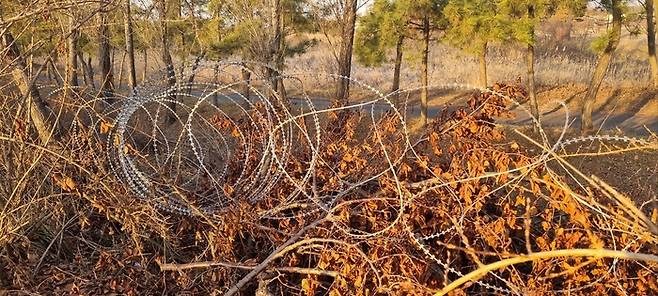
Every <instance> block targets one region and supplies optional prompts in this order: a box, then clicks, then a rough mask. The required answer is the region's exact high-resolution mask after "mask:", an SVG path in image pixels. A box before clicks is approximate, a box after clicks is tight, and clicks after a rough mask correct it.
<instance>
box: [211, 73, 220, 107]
mask: <svg viewBox="0 0 658 296" xmlns="http://www.w3.org/2000/svg"><path fill="white" fill-rule="evenodd" d="M212 81H213V83H214V84H219V63H217V64H215V67H214V73H213V79H212ZM213 102H215V106H218V105H219V93H218V92H217V91H215V92H214V93H213Z"/></svg>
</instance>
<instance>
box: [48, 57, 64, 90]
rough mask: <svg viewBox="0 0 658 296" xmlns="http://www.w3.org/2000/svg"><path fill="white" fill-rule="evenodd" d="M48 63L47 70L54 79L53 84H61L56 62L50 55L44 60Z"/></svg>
mask: <svg viewBox="0 0 658 296" xmlns="http://www.w3.org/2000/svg"><path fill="white" fill-rule="evenodd" d="M46 62H47V63H48V66H47V67H48V70H47V71H48V72H49V73H50V76H51V77H52V78H53V79H54V80H55V84H57V85H63V83H64V81H63V80H62V77H61V74H60V73H59V71H57V66H56V65H57V63H56V62H55V61H54V59H53V58H52V57H48V60H47V61H46Z"/></svg>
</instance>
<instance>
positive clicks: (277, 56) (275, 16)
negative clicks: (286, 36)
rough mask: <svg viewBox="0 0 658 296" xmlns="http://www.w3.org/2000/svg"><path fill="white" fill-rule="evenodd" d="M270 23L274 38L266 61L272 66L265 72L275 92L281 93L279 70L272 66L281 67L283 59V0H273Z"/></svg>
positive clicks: (271, 34)
mask: <svg viewBox="0 0 658 296" xmlns="http://www.w3.org/2000/svg"><path fill="white" fill-rule="evenodd" d="M270 24H271V30H272V31H271V32H270V36H272V40H270V44H269V45H268V46H269V49H268V53H267V57H266V61H265V62H266V63H267V64H268V65H269V66H270V67H267V68H266V69H265V73H266V76H267V79H268V80H269V81H270V87H271V90H272V92H273V94H272V95H274V93H277V94H278V95H281V94H280V93H279V78H278V77H277V76H279V73H278V71H276V70H275V69H273V68H271V67H272V66H273V67H277V68H278V67H279V61H280V60H282V57H283V55H282V53H281V48H282V41H283V30H282V26H283V19H282V13H281V0H271V6H270Z"/></svg>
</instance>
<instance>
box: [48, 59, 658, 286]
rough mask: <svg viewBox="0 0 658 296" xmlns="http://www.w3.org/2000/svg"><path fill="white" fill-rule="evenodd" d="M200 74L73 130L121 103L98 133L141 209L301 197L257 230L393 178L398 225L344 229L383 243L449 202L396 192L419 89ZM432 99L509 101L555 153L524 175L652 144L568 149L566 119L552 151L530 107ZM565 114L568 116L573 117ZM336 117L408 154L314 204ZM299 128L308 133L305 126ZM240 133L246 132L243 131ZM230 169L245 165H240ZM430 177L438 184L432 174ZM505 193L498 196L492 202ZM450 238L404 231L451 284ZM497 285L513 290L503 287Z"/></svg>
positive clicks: (210, 69) (345, 181)
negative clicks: (353, 117)
mask: <svg viewBox="0 0 658 296" xmlns="http://www.w3.org/2000/svg"><path fill="white" fill-rule="evenodd" d="M197 62H198V63H196V64H194V65H193V66H192V67H191V69H189V70H186V71H183V73H182V74H180V75H179V77H177V81H178V83H176V84H175V85H173V86H169V85H167V82H166V81H167V80H168V79H165V78H167V75H168V74H167V72H166V71H161V72H159V73H156V74H155V75H154V76H153V77H154V78H152V79H151V80H149V81H148V82H146V83H143V84H142V85H141V86H139V87H138V88H136V89H134V90H133V91H132V92H131V94H130V95H128V96H121V95H118V94H113V97H111V98H99V97H98V96H97V95H96V96H94V95H93V94H90V95H89V97H92V98H94V99H92V100H88V101H86V102H85V103H84V105H82V106H81V107H80V108H79V110H78V111H77V112H76V118H87V119H89V120H92V121H93V119H92V118H95V117H98V116H96V115H97V114H95V111H93V110H95V108H94V106H95V105H96V104H106V102H107V101H111V102H114V103H112V104H110V105H109V106H106V108H105V110H107V111H106V112H105V113H104V114H103V115H102V116H100V118H102V120H97V121H96V122H93V123H92V124H91V125H92V126H94V125H96V126H100V125H102V124H106V123H105V121H106V120H111V121H112V124H111V129H110V131H109V133H108V135H107V145H106V153H107V155H106V157H107V160H108V162H109V165H110V167H111V170H112V172H113V173H114V174H115V175H116V177H117V178H118V179H119V180H121V182H123V183H124V184H125V186H126V188H127V189H128V190H129V191H130V193H132V194H134V195H135V196H136V197H138V198H140V199H141V200H144V201H147V202H150V203H152V204H154V205H155V206H157V207H158V208H160V209H162V210H164V211H167V212H170V213H173V214H178V215H184V216H190V217H193V216H206V217H212V216H213V215H215V214H218V213H220V212H221V211H223V210H224V209H226V208H227V207H228V206H230V205H232V204H235V203H236V202H239V201H249V202H255V201H258V200H261V199H263V198H264V197H266V196H268V195H269V194H271V193H272V190H273V189H275V188H276V186H277V185H280V184H281V183H287V184H292V186H293V188H294V190H292V191H291V193H290V194H289V195H288V196H286V197H284V198H282V199H281V202H280V204H279V205H276V206H275V207H274V208H272V209H268V210H266V211H265V212H264V213H260V214H261V217H262V218H267V219H286V218H293V217H299V216H300V215H301V216H303V215H310V214H313V213H317V212H318V211H324V212H330V211H331V208H332V207H333V206H334V205H335V203H336V201H337V200H338V199H339V198H341V197H343V196H345V195H347V194H349V193H350V192H354V191H355V189H357V188H359V187H361V186H363V185H365V184H367V183H369V182H372V181H376V180H378V179H379V178H380V177H382V176H383V175H384V174H387V173H390V175H392V176H393V179H394V181H395V182H396V185H397V186H398V195H399V196H398V198H399V209H398V211H397V218H396V219H395V220H394V222H392V223H390V225H388V226H387V227H386V228H384V229H381V230H378V231H374V232H364V231H362V230H358V229H351V228H349V227H348V226H346V225H340V224H338V225H337V226H338V227H339V228H340V229H341V230H343V231H344V232H345V233H347V234H348V235H350V236H352V237H354V238H356V239H365V238H370V237H373V236H377V235H381V234H383V233H384V232H385V231H387V230H388V229H390V228H392V227H393V226H395V225H396V224H397V223H399V222H400V220H401V217H402V216H403V214H404V211H405V207H406V205H408V204H409V203H410V202H412V201H413V200H414V198H415V197H416V196H419V195H422V194H423V193H425V192H428V191H430V190H435V189H438V188H446V189H447V190H449V191H450V190H451V189H450V187H449V186H447V184H437V185H433V186H432V187H430V188H426V189H424V190H423V191H421V192H420V193H417V194H415V195H414V196H405V194H404V193H403V191H402V190H401V187H402V183H401V181H400V180H399V179H398V178H397V175H396V170H397V168H398V165H399V164H400V163H401V162H402V160H403V157H415V158H419V154H418V153H417V152H416V151H415V150H414V146H415V143H412V141H411V139H410V136H409V129H408V126H407V121H408V119H409V117H410V115H409V110H408V105H409V104H408V101H407V100H404V101H403V102H401V103H400V102H393V100H392V98H393V97H403V96H402V95H403V94H409V93H411V92H414V91H417V90H420V89H421V88H420V87H418V88H414V89H408V90H400V91H397V92H394V93H389V94H383V93H381V92H379V91H378V90H377V89H376V88H375V87H373V86H369V85H366V84H364V83H361V82H360V81H358V80H355V79H351V78H348V77H342V76H339V75H335V74H321V73H289V74H283V73H284V72H282V71H280V70H278V69H272V68H270V69H271V70H273V71H274V73H278V75H277V76H276V77H273V78H269V79H268V78H265V77H262V75H260V74H259V72H256V71H254V70H252V69H255V68H261V69H263V68H268V67H269V66H267V65H263V64H259V63H253V62H245V61H234V62H199V61H197ZM247 65H248V66H247ZM242 72H248V73H250V74H251V77H250V79H249V80H243V79H242V77H241V75H240V73H242ZM304 79H316V80H324V81H335V80H337V79H348V80H350V83H351V88H352V89H353V90H354V89H358V90H359V91H363V92H365V93H366V94H367V95H366V99H364V100H360V101H359V102H358V103H352V104H347V105H343V106H333V105H331V104H330V103H328V102H327V101H325V100H317V99H312V98H311V96H310V95H309V94H308V93H307V90H306V89H305V88H304ZM277 81H284V82H285V85H286V90H287V91H288V92H290V93H293V96H291V97H293V98H292V99H289V98H283V97H281V96H280V95H279V93H278V92H277V91H275V90H274V89H273V87H272V85H273V84H276V83H277ZM430 88H431V89H435V90H436V89H443V90H476V91H481V92H488V93H491V94H495V95H497V96H499V97H502V98H504V99H506V100H508V101H509V102H511V103H512V104H513V105H515V106H516V107H517V108H519V109H520V110H522V111H523V112H525V113H527V114H528V116H530V118H531V119H532V122H533V124H534V125H535V126H537V127H538V130H539V132H540V137H541V139H540V140H541V142H542V145H544V146H545V147H549V149H548V150H549V151H545V152H544V153H542V155H540V156H539V157H537V158H535V161H534V162H533V163H532V164H530V165H528V166H527V167H535V166H539V165H541V164H543V163H544V162H545V161H546V160H547V159H548V158H549V157H550V154H551V152H557V151H558V150H560V149H562V148H564V147H566V146H567V145H571V144H575V143H580V142H586V141H594V140H599V141H617V142H626V143H629V144H635V145H648V144H650V142H649V141H648V140H643V139H637V138H631V137H624V136H607V135H601V136H588V137H577V138H572V139H565V133H566V129H567V127H568V124H569V113H568V112H566V115H565V120H564V126H563V129H562V133H561V135H560V136H559V138H558V139H557V141H555V142H554V143H550V141H549V139H548V137H547V135H546V134H545V133H544V131H543V129H541V123H540V122H539V120H538V119H537V118H534V117H533V116H532V114H531V112H530V111H529V110H528V109H527V108H525V106H523V105H521V104H519V103H518V102H517V101H516V100H514V99H512V98H510V97H508V96H506V95H504V94H501V93H497V92H495V91H493V90H490V89H480V88H477V87H474V86H471V85H464V84H450V85H437V86H431V87H430ZM61 91H63V90H62V89H57V90H55V91H53V92H52V93H51V94H50V96H53V95H55V94H56V93H58V92H61ZM246 92H248V93H250V95H249V96H248V97H247V96H245V93H246ZM408 97H409V96H407V98H408ZM108 99H109V100H108ZM561 105H562V106H563V107H564V108H565V110H566V105H565V104H564V103H561ZM337 111H360V112H361V113H363V114H367V113H369V115H370V116H369V119H370V124H371V125H372V126H371V129H372V133H373V134H374V135H375V136H378V135H379V133H380V132H379V129H380V128H381V127H378V126H377V122H378V120H379V119H381V118H382V117H383V116H384V115H385V114H388V115H390V114H393V116H395V117H397V118H398V119H399V120H398V123H397V124H398V127H399V129H400V130H402V135H403V137H404V141H402V143H403V144H402V145H404V146H405V147H403V148H404V149H403V150H404V153H402V155H400V156H397V157H393V156H392V155H389V153H388V152H387V147H386V145H384V143H383V141H382V140H381V138H379V137H375V138H378V139H379V147H377V149H380V150H381V151H382V152H383V155H384V156H385V158H386V165H385V166H384V167H381V168H377V170H376V172H375V173H372V174H370V175H366V176H349V175H348V176H345V175H340V174H339V172H334V174H335V175H336V177H338V179H339V180H340V183H341V185H342V187H341V188H342V190H341V191H339V192H337V193H335V194H333V195H328V196H318V194H317V188H315V186H316V184H315V183H314V180H315V177H316V176H315V173H316V171H315V169H316V168H317V167H318V166H319V165H321V164H322V163H323V161H324V160H323V159H322V158H321V154H322V152H323V151H325V149H326V147H323V143H322V133H323V130H322V128H321V122H322V120H326V119H325V116H326V115H327V114H328V113H330V112H337ZM473 112H477V110H475V111H473ZM300 120H301V121H304V122H305V124H304V125H301V124H300V123H299V122H300ZM309 123H310V124H309ZM77 124H80V123H79V122H78V120H75V121H74V122H73V125H74V127H75V125H77ZM458 124H459V122H456V123H453V126H451V127H449V129H451V128H452V127H454V126H456V125H458ZM245 126H247V127H248V129H245V128H244V127H245ZM254 137H259V138H260V141H254ZM299 149H307V150H308V151H310V152H311V153H310V154H303V155H307V156H300V153H294V152H295V151H298V150H299ZM98 157H102V156H100V155H99V156H98ZM299 157H305V159H299ZM293 158H295V160H297V161H299V162H300V163H304V164H305V167H303V168H302V172H301V174H300V173H299V172H298V173H297V174H296V175H297V177H293V176H294V175H295V174H294V173H293V172H292V171H290V168H288V167H287V164H288V162H289V161H290V160H291V159H293ZM235 160H239V161H237V162H236V161H235ZM232 163H233V165H232ZM235 163H239V165H234V164H235ZM373 163H374V162H373ZM379 163H381V161H380V162H379ZM430 173H431V174H432V175H434V173H433V172H430ZM300 176H301V177H300ZM435 177H437V178H439V177H440V176H435ZM483 177H486V176H483ZM502 186H506V185H502ZM502 186H501V187H502ZM499 189H501V188H497V189H494V190H492V192H495V191H496V190H499ZM452 194H453V195H456V194H455V193H452ZM309 201H310V202H311V203H310V204H311V205H313V206H312V207H308V206H307V207H304V208H303V209H302V211H301V212H299V213H295V214H293V215H290V214H288V215H286V214H283V213H284V212H286V209H289V208H291V207H294V206H293V205H294V204H295V203H297V202H305V203H306V205H308V204H309V203H308V202H309ZM451 231H454V227H452V228H448V229H447V230H445V231H443V232H441V233H437V234H433V235H429V236H424V237H421V236H419V235H418V234H416V233H414V230H413V229H408V233H409V236H410V238H411V239H412V240H413V242H414V243H415V245H416V246H417V247H418V248H419V249H420V250H421V251H422V252H423V253H424V254H425V255H427V256H428V257H429V258H430V259H431V260H433V261H435V262H436V263H437V264H438V265H439V266H441V267H442V268H444V269H445V271H446V272H451V273H454V274H456V275H462V274H461V273H460V272H459V271H457V270H455V269H453V268H451V267H450V265H449V264H448V263H446V262H443V261H442V260H441V259H440V258H437V257H436V256H434V255H433V254H432V252H431V251H430V250H429V247H428V246H427V245H425V243H424V242H426V241H429V240H432V239H439V238H440V237H442V236H443V235H445V234H447V233H448V232H451ZM494 276H496V275H494ZM496 277H497V278H498V279H499V280H501V281H503V282H504V283H506V284H507V285H508V286H511V284H510V283H508V282H507V281H505V280H504V279H503V278H502V277H499V276H496ZM477 284H479V285H480V286H482V287H485V288H487V289H490V290H492V291H495V292H498V293H506V294H518V293H519V292H518V291H515V289H513V290H510V289H506V288H501V287H496V286H493V285H491V284H488V283H485V282H482V281H478V282H477Z"/></svg>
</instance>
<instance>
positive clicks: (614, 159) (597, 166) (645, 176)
mask: <svg viewBox="0 0 658 296" xmlns="http://www.w3.org/2000/svg"><path fill="white" fill-rule="evenodd" d="M519 131H521V132H522V133H524V134H526V135H530V136H531V137H532V138H534V139H538V138H539V137H538V136H537V135H536V133H534V132H533V131H532V129H529V128H522V129H519ZM545 132H546V134H547V137H548V139H549V142H550V143H555V141H556V139H557V138H558V137H559V135H560V133H561V130H560V129H557V128H549V129H546V130H545ZM507 135H508V136H509V140H510V141H516V142H517V143H519V145H520V146H521V147H525V148H526V149H528V151H530V152H531V153H532V152H534V153H540V152H541V151H540V149H539V148H538V147H537V146H535V145H534V144H532V143H530V142H529V141H527V140H526V139H524V138H523V137H522V136H520V135H519V134H517V133H516V132H515V131H514V129H513V128H507ZM578 136H579V135H578V133H577V131H576V130H573V129H571V130H569V131H568V132H567V134H565V138H567V139H568V138H574V137H578ZM649 141H651V142H655V141H658V138H655V137H653V138H649ZM657 143H658V142H657ZM633 147H637V145H635V144H633V143H626V142H622V141H604V142H600V141H584V142H579V143H574V144H571V145H567V146H565V147H564V149H563V150H560V151H559V154H560V155H568V154H600V155H596V156H592V155H590V156H585V155H583V156H574V157H568V158H567V160H568V161H569V163H571V164H572V165H574V166H575V167H576V168H577V169H578V170H580V171H581V172H583V173H584V174H586V175H588V176H591V175H594V176H597V177H598V178H600V179H601V180H603V181H605V182H607V183H608V184H610V185H611V186H613V187H614V188H615V189H616V190H618V191H619V192H621V193H624V194H626V195H627V196H629V197H630V198H631V199H632V200H634V201H635V202H636V204H637V205H638V207H641V208H642V209H643V210H644V211H645V212H646V213H647V214H649V215H650V214H651V211H652V210H653V209H655V208H658V146H657V145H653V149H643V150H631V151H628V152H624V153H614V154H605V155H604V154H602V153H605V152H608V151H610V150H612V149H619V148H633ZM548 166H549V167H551V168H552V169H554V170H555V171H557V172H558V173H560V174H561V175H563V176H567V175H566V174H564V170H563V169H562V168H561V166H560V165H559V164H558V162H557V161H552V162H550V163H549V164H548ZM580 181H581V182H582V184H585V185H586V184H587V183H585V182H583V181H582V180H580ZM570 182H571V183H572V185H574V188H577V187H576V186H577V184H576V182H575V181H573V180H571V181H570Z"/></svg>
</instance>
